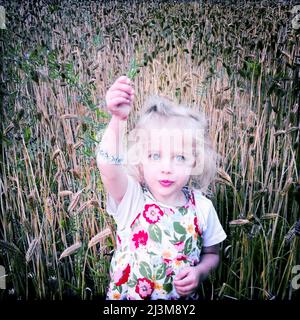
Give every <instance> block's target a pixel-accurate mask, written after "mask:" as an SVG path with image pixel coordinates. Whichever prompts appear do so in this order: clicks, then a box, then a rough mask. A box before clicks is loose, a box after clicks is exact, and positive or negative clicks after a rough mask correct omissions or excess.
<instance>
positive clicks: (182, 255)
mask: <svg viewBox="0 0 300 320" xmlns="http://www.w3.org/2000/svg"><path fill="white" fill-rule="evenodd" d="M186 259H187V257H186V255H184V254H180V255H178V256H177V257H176V260H177V261H185V260H186Z"/></svg>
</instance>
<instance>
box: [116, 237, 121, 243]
mask: <svg viewBox="0 0 300 320" xmlns="http://www.w3.org/2000/svg"><path fill="white" fill-rule="evenodd" d="M117 239H118V243H119V244H121V243H122V241H121V238H120V237H119V236H117Z"/></svg>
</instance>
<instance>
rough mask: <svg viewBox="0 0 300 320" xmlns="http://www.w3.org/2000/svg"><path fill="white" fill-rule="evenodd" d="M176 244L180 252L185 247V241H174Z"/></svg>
mask: <svg viewBox="0 0 300 320" xmlns="http://www.w3.org/2000/svg"><path fill="white" fill-rule="evenodd" d="M174 246H175V248H176V250H177V251H178V252H180V251H182V250H183V249H184V242H183V241H179V242H176V243H174Z"/></svg>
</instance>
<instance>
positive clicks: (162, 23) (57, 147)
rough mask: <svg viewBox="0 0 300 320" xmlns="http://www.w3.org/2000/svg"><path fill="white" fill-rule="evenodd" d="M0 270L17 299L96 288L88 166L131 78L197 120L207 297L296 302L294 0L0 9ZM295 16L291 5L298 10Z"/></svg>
mask: <svg viewBox="0 0 300 320" xmlns="http://www.w3.org/2000/svg"><path fill="white" fill-rule="evenodd" d="M0 5H2V6H3V7H4V8H5V12H6V21H5V24H6V28H5V29H0V36H1V42H0V44H1V51H2V64H1V88H0V89H1V106H2V108H1V163H0V168H1V178H0V179H1V180H0V190H1V200H0V207H1V211H0V221H1V223H0V232H1V233H0V264H1V265H3V266H4V268H5V272H6V278H5V279H6V280H5V281H6V289H5V290H0V296H1V297H2V298H3V297H7V296H9V297H14V298H17V299H33V298H35V299H45V298H46V299H63V298H64V297H68V296H78V297H81V298H82V299H94V298H96V297H99V296H103V295H104V294H105V290H106V286H107V284H108V270H109V263H110V259H111V255H112V253H113V250H114V247H115V224H114V221H113V220H112V218H111V217H110V216H108V214H107V213H106V211H105V193H104V190H103V185H102V183H101V179H100V175H99V172H98V169H97V167H96V162H95V147H96V145H97V133H98V132H99V131H100V130H103V129H104V128H105V126H106V125H107V123H108V122H109V119H110V115H109V114H108V113H107V110H106V107H105V94H106V91H107V89H108V88H109V87H110V85H111V84H112V83H113V82H114V81H115V80H116V79H117V78H118V77H119V76H121V75H124V74H125V75H126V74H128V73H129V72H132V75H133V77H134V80H133V81H134V87H135V92H136V97H135V102H134V106H133V112H132V113H131V114H130V118H129V120H128V128H129V129H131V128H133V127H134V124H135V121H136V119H137V114H138V111H139V110H140V109H141V108H142V106H143V102H144V100H145V98H146V97H147V96H148V95H149V94H161V95H165V96H168V97H170V98H172V99H174V100H175V101H177V102H178V103H184V104H186V105H188V106H190V107H191V108H194V109H195V110H202V111H204V112H205V114H206V115H207V117H208V120H209V126H210V134H211V137H212V139H213V142H214V145H215V148H216V149H217V151H218V153H219V154H220V157H221V161H220V164H219V169H218V175H217V177H216V180H215V181H214V182H213V184H212V185H211V191H212V196H211V199H212V201H213V203H214V206H215V207H216V210H217V212H218V215H219V218H220V221H221V223H222V225H223V227H224V229H225V231H226V233H227V235H228V238H227V239H226V240H225V241H224V243H223V244H222V250H221V263H220V266H219V268H218V269H217V270H216V271H215V272H214V273H213V274H212V275H211V276H210V277H209V279H208V280H206V281H205V283H203V285H201V288H200V292H201V293H202V294H203V297H204V298H205V299H251V300H252V299H264V300H269V299H280V300H281V299H293V297H294V296H295V295H296V294H297V288H293V285H292V279H293V276H294V271H293V268H294V266H296V265H299V264H300V254H299V252H300V248H299V231H297V230H298V229H297V227H296V223H297V221H298V220H299V219H300V215H299V202H298V201H299V198H300V191H299V190H300V186H299V163H300V152H299V151H300V145H299V135H300V133H299V118H300V117H299V102H300V98H299V89H300V84H299V83H300V80H299V78H300V49H299V40H300V39H299V37H300V36H299V29H297V25H294V24H293V23H292V21H293V17H294V16H295V14H296V12H295V10H293V8H294V7H295V6H294V4H293V2H292V1H290V2H288V1H281V2H275V1H247V2H245V1H241V2H236V1H223V2H222V1H208V2H205V3H203V2H202V1H147V2H138V1H84V2H80V1H75V0H74V1H72V0H63V1H43V0H38V1H23V2H20V1H0ZM299 11H300V9H299Z"/></svg>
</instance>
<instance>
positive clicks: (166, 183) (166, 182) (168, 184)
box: [159, 180, 174, 187]
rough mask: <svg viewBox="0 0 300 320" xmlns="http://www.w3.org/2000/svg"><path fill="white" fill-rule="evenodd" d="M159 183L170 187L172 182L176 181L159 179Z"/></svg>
mask: <svg viewBox="0 0 300 320" xmlns="http://www.w3.org/2000/svg"><path fill="white" fill-rule="evenodd" d="M159 183H160V184H161V185H162V186H163V187H169V186H170V185H171V184H173V183H174V181H170V180H159Z"/></svg>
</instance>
